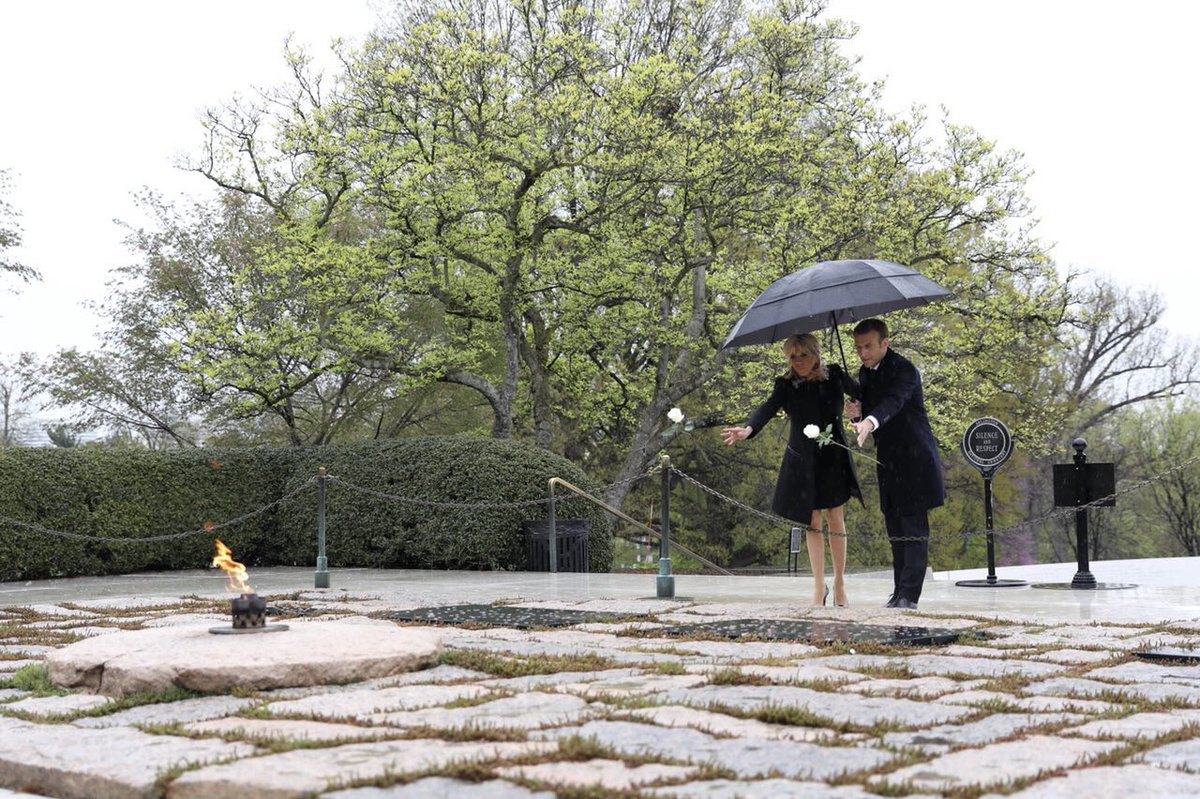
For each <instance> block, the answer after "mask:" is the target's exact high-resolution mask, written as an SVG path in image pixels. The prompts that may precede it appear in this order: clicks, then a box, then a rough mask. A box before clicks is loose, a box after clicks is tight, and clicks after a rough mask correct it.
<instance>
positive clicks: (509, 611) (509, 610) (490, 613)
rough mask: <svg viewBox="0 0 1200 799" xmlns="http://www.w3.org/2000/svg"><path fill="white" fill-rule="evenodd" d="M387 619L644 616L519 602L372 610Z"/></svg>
mask: <svg viewBox="0 0 1200 799" xmlns="http://www.w3.org/2000/svg"><path fill="white" fill-rule="evenodd" d="M372 615H374V616H375V617H376V618H380V619H390V620H391V621H424V622H431V623H433V624H454V625H463V624H473V625H474V624H477V625H483V626H487V627H513V628H516V629H518V630H527V629H529V628H532V627H570V626H572V625H575V624H590V623H601V624H605V623H607V624H612V623H616V622H620V621H630V620H632V619H637V618H649V617H648V616H636V615H631V614H628V613H604V612H601V611H594V610H567V609H561V608H523V607H520V606H519V605H441V606H434V607H428V608H413V609H411V610H389V611H386V612H383V613H377V614H372Z"/></svg>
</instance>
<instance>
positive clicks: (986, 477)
mask: <svg viewBox="0 0 1200 799" xmlns="http://www.w3.org/2000/svg"><path fill="white" fill-rule="evenodd" d="M962 453H963V457H965V458H966V459H967V462H968V463H970V464H971V465H972V466H974V467H975V468H976V469H978V470H979V474H980V475H982V476H983V514H984V520H985V523H986V525H987V567H988V573H987V579H985V580H959V581H958V582H956V583H955V585H961V586H963V587H965V588H1016V587H1018V586H1022V585H1029V583H1028V582H1027V581H1025V580H1001V579H998V578H997V577H996V545H995V541H994V536H993V534H992V529H993V528H992V475H994V474H995V473H996V470H997V469H999V468H1000V467H1001V466H1003V465H1004V463H1005V461H1007V460H1008V459H1009V457H1010V456H1011V455H1012V434H1010V433H1009V432H1008V428H1007V427H1005V426H1004V422H1001V421H1000V420H999V419H993V418H991V417H990V416H985V417H983V418H981V419H976V420H975V421H973V422H971V424H970V425H968V426H967V432H965V433H963V437H962Z"/></svg>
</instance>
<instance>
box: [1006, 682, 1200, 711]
mask: <svg viewBox="0 0 1200 799" xmlns="http://www.w3.org/2000/svg"><path fill="white" fill-rule="evenodd" d="M1025 692H1026V693H1027V694H1049V695H1051V696H1100V695H1113V696H1120V697H1131V698H1140V699H1149V700H1150V701H1154V702H1158V701H1164V700H1171V701H1176V702H1186V703H1187V704H1189V705H1200V687H1198V686H1193V685H1183V684H1181V683H1158V684H1152V683H1107V682H1100V681H1099V680H1089V679H1086V678H1072V677H1061V678H1058V679H1053V680H1046V681H1044V682H1040V683H1033V684H1032V685H1028V686H1026V687H1025Z"/></svg>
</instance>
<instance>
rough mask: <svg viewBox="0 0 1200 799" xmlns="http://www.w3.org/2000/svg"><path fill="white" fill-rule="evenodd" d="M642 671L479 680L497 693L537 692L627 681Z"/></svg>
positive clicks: (609, 671)
mask: <svg viewBox="0 0 1200 799" xmlns="http://www.w3.org/2000/svg"><path fill="white" fill-rule="evenodd" d="M641 673H642V670H641V669H605V670H603V671H560V672H557V673H554V674H531V675H529V676H528V677H493V678H491V679H482V680H479V685H482V686H483V687H485V688H489V689H493V690H497V691H513V692H514V693H515V692H520V691H536V690H541V689H546V688H554V687H555V686H559V685H572V684H576V683H588V682H596V681H599V680H609V679H616V680H620V679H625V678H626V677H631V676H633V675H634V674H641Z"/></svg>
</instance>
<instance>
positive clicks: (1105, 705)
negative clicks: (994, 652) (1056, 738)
mask: <svg viewBox="0 0 1200 799" xmlns="http://www.w3.org/2000/svg"><path fill="white" fill-rule="evenodd" d="M933 701H934V702H943V703H945V704H948V705H973V706H978V705H982V704H984V703H986V702H995V701H1000V702H1004V703H1005V704H1006V705H1011V706H1012V707H1013V708H1015V709H1017V710H1023V711H1025V712H1027V713H1059V712H1062V713H1109V712H1111V711H1114V710H1116V709H1118V708H1120V707H1121V705H1115V704H1113V703H1112V702H1101V701H1099V700H1096V699H1078V698H1075V697H1067V696H1012V695H1011V694H1003V693H1000V692H998V691H965V692H963V693H961V694H946V695H945V696H939V697H938V698H937V699H934V700H933Z"/></svg>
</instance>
